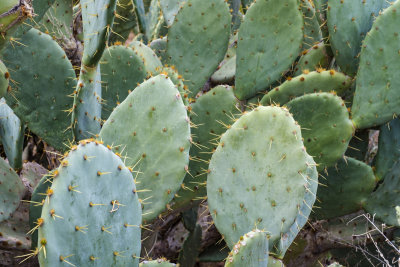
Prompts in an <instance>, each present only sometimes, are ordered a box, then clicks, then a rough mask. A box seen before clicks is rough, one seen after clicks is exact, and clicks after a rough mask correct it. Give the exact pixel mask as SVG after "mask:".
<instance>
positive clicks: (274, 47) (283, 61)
mask: <svg viewBox="0 0 400 267" xmlns="http://www.w3.org/2000/svg"><path fill="white" fill-rule="evenodd" d="M302 27H303V18H302V14H301V11H300V10H299V1H297V0H285V1H268V0H258V1H257V2H254V3H253V4H252V5H251V6H250V8H249V10H248V11H247V13H246V16H245V19H244V21H243V23H242V25H241V26H240V29H239V36H238V45H237V58H236V81H235V86H236V87H235V95H236V97H237V98H239V99H240V100H244V99H247V98H250V97H252V96H254V95H255V94H256V93H257V92H259V91H262V90H264V89H266V88H268V86H270V85H271V84H272V83H273V82H275V81H276V80H278V79H279V78H280V77H281V76H282V73H283V72H285V71H286V70H288V69H289V67H290V65H291V64H292V63H293V62H294V61H295V59H296V58H297V56H298V54H299V53H300V49H301V46H302V42H303V30H302Z"/></svg>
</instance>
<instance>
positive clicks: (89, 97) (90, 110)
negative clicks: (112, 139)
mask: <svg viewBox="0 0 400 267" xmlns="http://www.w3.org/2000/svg"><path fill="white" fill-rule="evenodd" d="M101 90H102V88H101V73H100V64H98V65H97V67H95V68H89V67H86V66H82V68H81V73H80V75H79V80H78V86H77V89H76V93H75V97H74V108H73V113H72V126H73V129H74V135H75V139H76V140H77V141H79V140H83V139H87V138H89V137H90V138H91V137H94V136H96V135H97V134H98V133H99V132H100V128H101V126H100V124H101V109H102V107H101V93H102V92H101Z"/></svg>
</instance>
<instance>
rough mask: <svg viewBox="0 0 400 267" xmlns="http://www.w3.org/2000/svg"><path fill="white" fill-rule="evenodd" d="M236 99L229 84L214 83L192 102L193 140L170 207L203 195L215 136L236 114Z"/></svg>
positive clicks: (198, 198) (231, 121)
mask: <svg viewBox="0 0 400 267" xmlns="http://www.w3.org/2000/svg"><path fill="white" fill-rule="evenodd" d="M238 106H239V103H238V101H237V100H236V98H235V96H234V95H233V90H232V87H230V86H222V85H220V86H217V87H215V88H213V89H212V90H210V91H209V92H207V93H206V94H204V95H202V96H200V97H199V98H198V99H197V100H196V102H195V103H193V104H192V105H191V108H192V112H191V116H190V118H191V121H192V123H193V124H194V125H198V126H197V127H194V128H192V135H193V143H194V145H193V146H192V147H191V149H190V156H191V161H190V162H189V173H188V174H186V176H185V179H184V180H183V187H182V188H181V189H180V190H179V191H178V193H177V196H176V197H175V198H174V203H173V207H175V208H182V207H183V206H184V205H187V204H189V203H190V201H193V200H201V199H203V198H204V197H205V196H206V195H207V192H206V184H207V170H208V164H209V161H210V159H211V156H212V153H213V151H215V149H216V147H217V144H218V139H219V136H220V135H221V134H223V133H224V132H225V131H226V130H227V128H229V127H230V125H231V124H232V123H233V122H234V120H235V119H236V117H239V115H240V111H239V107H238Z"/></svg>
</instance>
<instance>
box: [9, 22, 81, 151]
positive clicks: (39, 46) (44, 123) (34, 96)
mask: <svg viewBox="0 0 400 267" xmlns="http://www.w3.org/2000/svg"><path fill="white" fill-rule="evenodd" d="M19 43H20V44H15V45H14V47H13V46H8V47H7V49H6V50H5V51H4V53H3V58H4V61H6V62H7V65H8V68H12V69H13V70H14V71H13V72H12V73H11V74H10V78H11V79H12V80H14V81H15V82H14V83H13V84H12V85H11V90H10V91H9V92H8V93H7V95H6V96H5V98H6V101H7V104H8V105H9V106H10V107H11V108H12V109H13V110H14V112H15V114H16V115H17V116H18V117H19V118H20V119H21V120H22V121H23V122H24V123H26V125H27V126H28V127H29V129H30V130H31V131H32V132H34V133H35V134H37V135H38V136H40V137H41V138H43V139H44V140H45V141H46V142H47V143H49V144H50V145H52V146H54V147H55V148H56V149H58V150H61V151H64V150H65V149H66V147H65V145H64V144H68V141H69V140H71V139H72V133H71V131H70V126H71V119H70V117H68V112H71V108H72V98H71V97H70V96H69V95H71V94H72V93H73V91H74V88H75V86H76V80H75V79H76V76H75V72H74V70H73V67H72V65H71V63H70V61H69V60H68V58H67V56H66V55H65V52H64V51H63V50H62V48H61V47H60V46H59V45H58V44H57V43H56V42H55V41H53V40H52V38H51V37H50V36H49V35H47V34H44V33H42V32H40V31H38V30H36V29H31V30H30V31H29V32H27V33H25V34H24V35H22V37H21V39H20V40H19Z"/></svg>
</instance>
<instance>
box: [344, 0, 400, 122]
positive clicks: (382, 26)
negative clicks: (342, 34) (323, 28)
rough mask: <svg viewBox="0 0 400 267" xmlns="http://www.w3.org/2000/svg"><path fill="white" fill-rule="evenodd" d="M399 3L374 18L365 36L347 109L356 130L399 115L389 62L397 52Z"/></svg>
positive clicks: (399, 47)
mask: <svg viewBox="0 0 400 267" xmlns="http://www.w3.org/2000/svg"><path fill="white" fill-rule="evenodd" d="M399 23H400V1H397V2H395V3H393V4H392V5H391V6H390V7H388V8H387V9H385V11H384V12H383V13H382V14H381V15H380V16H378V17H377V19H376V20H375V22H374V23H373V25H372V29H371V31H370V32H369V33H368V35H367V36H366V37H365V40H364V45H363V48H362V49H361V53H360V66H359V69H358V72H357V87H356V92H355V95H354V102H353V106H352V108H351V110H352V113H353V121H354V124H355V126H356V127H357V128H360V129H363V128H368V127H371V126H375V125H380V124H383V123H385V122H388V121H390V120H391V119H392V118H393V116H395V115H396V114H399V113H400V109H399V102H400V98H399V94H398V90H397V89H396V88H398V86H399V83H400V81H399V79H398V78H397V74H398V72H397V70H398V69H399V61H396V60H393V55H398V51H399V50H400V41H399V40H400V36H399V34H398V29H397V27H396V25H398V24H399Z"/></svg>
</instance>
